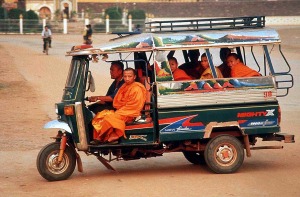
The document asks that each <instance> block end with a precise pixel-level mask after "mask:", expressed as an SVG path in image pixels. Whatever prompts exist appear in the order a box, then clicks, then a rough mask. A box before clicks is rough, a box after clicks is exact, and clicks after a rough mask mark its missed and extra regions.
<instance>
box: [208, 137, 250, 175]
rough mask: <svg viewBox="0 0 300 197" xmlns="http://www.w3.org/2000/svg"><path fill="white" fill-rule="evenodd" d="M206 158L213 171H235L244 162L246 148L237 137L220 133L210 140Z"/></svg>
mask: <svg viewBox="0 0 300 197" xmlns="http://www.w3.org/2000/svg"><path fill="white" fill-rule="evenodd" d="M204 158H205V161H206V164H207V166H208V167H209V168H210V169H211V170H212V171H214V172H216V173H219V174H228V173H233V172H235V171H237V170H238V169H239V168H240V167H241V165H242V164H243V161H244V148H243V146H242V144H241V142H240V141H239V140H238V139H237V138H235V137H233V136H230V135H220V136H217V137H215V138H213V139H211V140H210V141H209V142H208V144H207V145H206V147H205V151H204Z"/></svg>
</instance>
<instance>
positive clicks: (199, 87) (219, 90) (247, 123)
mask: <svg viewBox="0 0 300 197" xmlns="http://www.w3.org/2000/svg"><path fill="white" fill-rule="evenodd" d="M157 93H158V96H157V103H158V118H159V132H160V140H161V141H169V140H185V139H199V138H203V135H204V129H205V127H206V125H207V124H209V123H210V122H231V121H237V122H238V123H239V125H240V127H241V128H242V129H243V130H244V132H245V133H246V134H249V135H260V134H266V133H274V132H279V130H280V128H279V125H278V102H277V100H276V88H275V84H274V79H273V77H270V76H268V77H257V78H254V77H253V78H241V79H217V80H195V81H192V82H190V81H188V82H184V81H181V82H159V83H158V92H157Z"/></svg>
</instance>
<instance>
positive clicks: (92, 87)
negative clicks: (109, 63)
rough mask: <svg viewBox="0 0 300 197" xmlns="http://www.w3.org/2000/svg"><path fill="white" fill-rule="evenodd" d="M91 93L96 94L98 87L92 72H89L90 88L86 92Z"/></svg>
mask: <svg viewBox="0 0 300 197" xmlns="http://www.w3.org/2000/svg"><path fill="white" fill-rule="evenodd" d="M89 90H90V91H91V92H95V90H96V87H95V80H94V77H93V75H92V72H91V71H89V74H88V87H87V89H86V90H85V91H89Z"/></svg>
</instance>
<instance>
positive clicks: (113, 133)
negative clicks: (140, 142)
mask: <svg viewBox="0 0 300 197" xmlns="http://www.w3.org/2000/svg"><path fill="white" fill-rule="evenodd" d="M123 79H124V82H125V83H124V84H123V85H122V86H121V87H120V88H119V90H118V92H117V94H116V96H115V97H114V100H113V107H114V108H115V109H116V111H108V110H103V111H101V112H99V113H98V114H97V115H96V116H95V117H94V119H93V120H92V125H93V126H94V136H93V137H94V141H91V142H90V143H91V144H98V143H118V139H119V138H120V137H122V136H124V137H126V136H125V123H126V122H127V121H131V120H133V119H134V118H135V117H137V116H139V115H140V111H141V110H142V109H143V107H144V104H145V101H146V88H145V87H144V85H142V84H141V83H138V82H135V79H136V73H135V70H134V69H132V68H127V69H125V70H124V72H123Z"/></svg>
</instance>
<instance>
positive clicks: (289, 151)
mask: <svg viewBox="0 0 300 197" xmlns="http://www.w3.org/2000/svg"><path fill="white" fill-rule="evenodd" d="M276 28H277V29H279V31H280V33H281V37H282V41H283V50H284V52H285V55H286V57H287V59H288V60H289V63H290V64H291V66H292V70H293V71H292V72H293V75H294V78H295V85H294V88H293V89H292V90H291V92H290V94H289V95H288V96H287V97H284V98H282V99H280V102H281V108H282V129H283V131H287V132H290V133H293V134H295V135H296V143H295V144H284V146H285V147H284V149H283V150H259V151H253V152H252V157H251V158H245V161H244V164H243V166H242V167H241V169H240V170H239V171H238V172H237V173H235V174H228V175H217V174H213V173H211V172H210V171H209V170H208V169H207V168H205V167H199V166H195V165H191V164H190V163H189V162H187V161H186V160H185V159H184V158H183V156H182V155H181V154H179V153H176V154H166V155H165V156H164V157H159V158H153V159H147V160H145V159H141V160H137V161H127V162H125V161H121V162H112V165H113V166H114V167H115V168H116V169H117V170H118V172H117V173H115V172H110V171H108V170H106V168H105V167H104V166H102V165H101V164H100V162H98V161H97V159H96V158H95V157H93V156H86V155H84V154H81V156H82V160H83V167H84V173H79V172H77V171H75V172H74V173H73V175H72V176H71V177H70V178H69V179H68V180H66V181H60V182H47V181H46V180H44V179H43V178H42V177H41V176H40V175H39V174H38V172H37V169H36V165H35V162H36V156H37V154H38V152H39V150H40V149H41V148H42V147H43V146H44V145H45V144H47V143H49V142H51V139H50V138H49V137H50V136H53V135H55V133H56V131H49V130H45V129H43V125H44V124H45V123H46V122H47V121H49V120H51V119H54V118H55V112H54V103H55V102H57V101H60V99H61V95H62V90H63V87H64V83H65V79H66V75H67V71H68V67H69V63H70V58H69V57H65V56H64V53H65V51H67V50H68V49H70V48H71V46H72V45H74V44H76V43H80V42H81V35H67V36H66V35H55V37H54V43H53V48H52V49H51V50H50V55H49V56H46V55H44V54H43V53H41V42H42V41H41V39H40V37H39V35H22V36H20V35H0V111H1V113H0V166H1V170H0V196H94V195H95V196H161V195H163V196H251V197H252V196H300V190H299V187H300V179H299V177H300V157H299V154H298V152H299V150H300V145H299V141H298V139H299V138H298V136H299V134H298V130H299V127H300V122H299V117H300V116H299V112H300V105H299V104H300V101H299V99H298V98H299V96H300V93H299V89H300V87H299V82H300V81H299V80H300V76H299V75H300V67H299V62H300V56H299V51H300V27H292V28H291V29H287V28H286V27H276ZM109 38H111V37H110V36H108V35H95V36H94V43H95V44H97V43H102V42H104V41H106V40H107V39H109ZM100 91H101V90H100ZM102 91H103V90H102ZM272 144H273V143H272ZM274 145H279V143H276V144H274Z"/></svg>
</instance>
